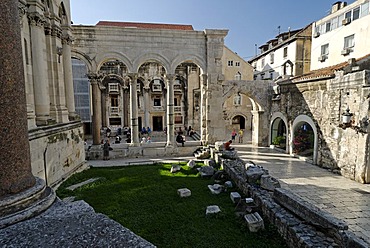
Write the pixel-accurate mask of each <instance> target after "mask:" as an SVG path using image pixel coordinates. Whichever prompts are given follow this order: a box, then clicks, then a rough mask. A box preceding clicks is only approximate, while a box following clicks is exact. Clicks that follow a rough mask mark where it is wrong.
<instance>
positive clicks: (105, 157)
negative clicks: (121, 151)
mask: <svg viewBox="0 0 370 248" xmlns="http://www.w3.org/2000/svg"><path fill="white" fill-rule="evenodd" d="M109 150H110V144H109V140H106V141H105V143H104V145H103V160H109Z"/></svg>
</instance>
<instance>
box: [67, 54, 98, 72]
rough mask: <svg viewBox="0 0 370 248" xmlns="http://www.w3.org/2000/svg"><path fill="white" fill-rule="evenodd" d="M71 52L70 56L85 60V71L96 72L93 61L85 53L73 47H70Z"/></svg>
mask: <svg viewBox="0 0 370 248" xmlns="http://www.w3.org/2000/svg"><path fill="white" fill-rule="evenodd" d="M71 54H72V58H75V59H79V60H81V61H83V62H85V64H86V66H87V71H89V72H96V64H95V63H93V61H92V60H91V59H90V57H89V56H88V55H87V54H85V53H83V52H81V51H78V50H75V49H72V51H71Z"/></svg>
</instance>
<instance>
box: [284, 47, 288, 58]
mask: <svg viewBox="0 0 370 248" xmlns="http://www.w3.org/2000/svg"><path fill="white" fill-rule="evenodd" d="M286 57H288V48H287V47H284V58H286Z"/></svg>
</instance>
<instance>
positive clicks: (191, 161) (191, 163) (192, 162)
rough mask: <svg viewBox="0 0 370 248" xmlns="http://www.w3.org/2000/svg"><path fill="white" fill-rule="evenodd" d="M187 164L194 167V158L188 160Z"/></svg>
mask: <svg viewBox="0 0 370 248" xmlns="http://www.w3.org/2000/svg"><path fill="white" fill-rule="evenodd" d="M187 165H188V166H189V168H194V166H195V165H196V163H195V161H194V160H189V162H188V163H187Z"/></svg>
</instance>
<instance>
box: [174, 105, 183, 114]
mask: <svg viewBox="0 0 370 248" xmlns="http://www.w3.org/2000/svg"><path fill="white" fill-rule="evenodd" d="M173 111H174V112H180V113H181V106H174V107H173Z"/></svg>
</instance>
